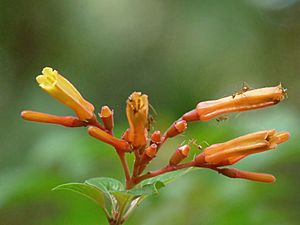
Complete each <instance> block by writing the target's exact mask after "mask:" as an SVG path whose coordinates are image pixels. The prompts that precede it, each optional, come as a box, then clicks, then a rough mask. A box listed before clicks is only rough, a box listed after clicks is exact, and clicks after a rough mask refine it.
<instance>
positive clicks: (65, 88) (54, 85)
mask: <svg viewBox="0 0 300 225" xmlns="http://www.w3.org/2000/svg"><path fill="white" fill-rule="evenodd" d="M36 80H37V82H38V83H39V86H40V87H41V88H42V89H43V90H45V91H46V92H47V93H48V94H49V95H51V96H52V97H54V98H56V99H57V100H58V101H60V102H62V103H63V104H65V105H67V106H68V107H70V108H71V109H72V110H74V111H75V113H76V114H77V116H78V117H79V119H80V120H83V121H85V120H89V119H91V118H92V117H93V115H94V106H93V105H92V104H91V103H89V102H88V101H86V100H85V99H84V98H83V97H82V96H81V95H80V93H79V92H78V90H77V89H76V88H75V87H74V86H73V85H72V84H71V83H70V82H69V81H68V80H67V79H66V78H64V77H63V76H61V75H60V74H59V73H58V72H57V71H56V70H53V69H52V68H50V67H45V68H44V69H43V71H42V75H39V76H37V77H36Z"/></svg>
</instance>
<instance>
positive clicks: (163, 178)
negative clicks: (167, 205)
mask: <svg viewBox="0 0 300 225" xmlns="http://www.w3.org/2000/svg"><path fill="white" fill-rule="evenodd" d="M191 170H192V168H188V169H185V170H177V171H173V172H169V173H165V174H162V175H160V176H157V177H153V178H149V179H147V180H144V181H142V182H141V187H145V186H146V185H150V184H152V185H157V184H156V183H157V182H161V183H163V185H164V186H166V185H167V184H169V183H171V182H173V181H174V180H176V179H177V178H178V177H181V176H183V175H185V174H186V173H188V172H190V171H191Z"/></svg>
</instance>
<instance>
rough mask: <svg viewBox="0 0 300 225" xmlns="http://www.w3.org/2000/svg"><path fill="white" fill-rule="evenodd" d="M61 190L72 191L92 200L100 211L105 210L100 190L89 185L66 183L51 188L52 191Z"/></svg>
mask: <svg viewBox="0 0 300 225" xmlns="http://www.w3.org/2000/svg"><path fill="white" fill-rule="evenodd" d="M62 189H64V190H70V191H74V192H76V193H79V194H81V195H83V196H85V197H88V198H89V199H92V200H93V201H95V202H96V203H98V204H99V206H100V207H101V208H102V209H104V210H106V209H105V195H104V193H103V192H102V191H101V190H99V189H97V188H95V187H93V186H91V185H88V184H83V183H68V184H62V185H59V186H57V187H55V188H53V189H52V190H62Z"/></svg>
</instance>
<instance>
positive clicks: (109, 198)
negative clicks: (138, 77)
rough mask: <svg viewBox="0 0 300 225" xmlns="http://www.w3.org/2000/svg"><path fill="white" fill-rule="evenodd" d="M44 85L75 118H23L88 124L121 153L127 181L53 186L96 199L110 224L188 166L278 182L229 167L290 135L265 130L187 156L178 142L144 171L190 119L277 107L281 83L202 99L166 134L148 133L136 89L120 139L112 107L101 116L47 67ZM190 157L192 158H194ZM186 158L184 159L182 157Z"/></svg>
mask: <svg viewBox="0 0 300 225" xmlns="http://www.w3.org/2000/svg"><path fill="white" fill-rule="evenodd" d="M36 80H37V82H38V83H39V85H40V87H41V88H42V89H43V90H44V91H46V92H47V93H48V94H50V95H51V96H53V97H54V98H56V99H57V100H59V101H60V102H62V103H63V104H65V105H67V106H68V107H70V108H71V109H72V110H73V111H74V112H75V114H76V116H54V115H51V114H45V113H40V112H35V111H23V112H22V114H21V115H22V117H23V119H25V120H30V121H36V122H43V123H52V124H58V125H63V126H65V127H87V131H88V133H89V135H91V136H92V137H94V138H96V139H98V140H100V141H102V142H105V143H107V144H109V145H111V146H112V147H113V148H114V149H115V152H116V153H117V155H118V157H119V159H120V162H121V164H122V167H123V170H124V174H125V185H124V184H123V183H122V182H120V181H118V180H115V179H113V178H105V177H101V178H92V179H89V180H86V181H85V182H84V183H69V184H63V185H60V186H58V187H56V188H55V189H68V190H72V191H75V192H78V193H80V194H83V195H85V196H86V197H88V198H90V199H93V200H94V201H96V202H97V203H98V204H99V206H100V207H101V208H102V209H103V211H104V213H105V215H106V217H107V219H108V222H109V224H111V225H119V224H122V223H124V221H125V220H126V219H127V218H128V216H129V215H130V214H131V213H132V211H133V210H134V209H135V208H136V206H137V205H138V204H139V203H140V202H141V201H142V200H144V199H145V198H146V197H147V196H149V195H151V194H153V193H157V191H158V189H160V188H161V187H163V186H165V185H166V184H168V183H169V182H171V181H173V180H174V179H175V178H177V177H179V176H181V175H183V174H185V173H186V172H187V171H188V170H189V169H190V168H197V167H198V168H207V169H211V170H215V171H217V172H219V173H220V174H222V175H224V176H227V177H231V178H242V179H247V180H252V181H258V182H274V181H275V177H274V176H273V175H271V174H265V173H256V172H248V171H241V170H238V169H235V168H227V166H230V165H233V164H235V163H237V162H238V161H240V160H241V159H243V158H245V157H247V156H249V155H251V154H254V153H260V152H264V151H268V150H272V149H275V148H276V147H277V145H278V144H280V143H282V142H285V141H287V140H288V139H289V133H288V132H277V131H276V130H265V131H258V132H254V133H250V134H247V135H244V136H241V137H238V138H235V139H233V140H230V141H227V142H224V143H218V144H213V145H210V146H209V147H207V148H205V149H204V150H203V151H202V152H200V153H199V154H198V155H196V157H188V156H189V151H190V146H189V144H185V145H182V146H178V148H177V149H175V151H174V153H173V154H172V155H171V156H170V159H169V161H168V162H166V165H165V166H164V167H162V168H159V169H157V170H154V171H148V172H144V171H145V170H146V168H147V165H148V164H149V163H150V162H151V161H152V160H153V159H155V156H156V155H157V154H158V153H159V151H160V149H161V147H162V146H163V145H164V143H165V142H166V141H167V140H168V139H170V138H173V137H175V136H177V135H179V134H182V133H183V132H184V131H185V130H186V129H187V126H188V123H190V122H192V121H208V120H211V119H214V118H218V117H219V116H220V115H222V114H223V115H224V114H227V113H232V112H242V111H248V110H253V109H260V108H264V107H267V106H272V105H276V104H277V103H279V102H280V101H282V100H283V99H284V98H285V94H286V90H285V89H284V88H282V86H281V85H278V86H276V87H267V88H260V89H254V90H248V89H247V90H244V91H241V92H237V93H235V94H233V95H231V96H228V97H225V98H221V99H218V100H212V101H205V102H200V103H199V104H198V105H197V106H196V108H195V109H193V110H191V111H189V112H187V113H186V114H184V115H183V116H182V117H180V118H179V119H178V120H177V121H175V122H174V123H173V124H172V125H171V126H170V127H169V129H167V131H166V132H164V133H161V132H160V131H158V130H157V131H154V132H153V133H151V134H149V132H148V131H149V129H147V128H148V121H149V120H148V119H149V115H148V114H149V113H148V110H149V103H148V96H147V95H145V94H142V93H141V92H133V93H132V94H131V95H130V96H129V98H128V100H127V105H126V115H127V119H128V123H129V128H128V129H127V130H126V131H125V132H124V134H123V135H122V137H121V138H118V137H116V136H114V134H113V128H114V118H113V114H114V112H113V110H111V109H110V108H109V107H108V106H103V107H102V109H101V112H100V113H99V114H98V115H99V118H100V119H101V121H102V123H100V122H99V119H98V118H97V115H96V113H95V109H94V106H93V105H92V104H91V103H90V102H88V101H87V100H85V99H84V98H83V97H82V96H81V94H80V93H79V92H78V91H77V89H76V88H75V87H74V86H73V85H72V84H71V83H70V82H69V81H68V80H67V79H66V78H64V77H63V76H62V75H60V74H59V73H58V72H57V71H56V70H53V69H52V68H49V67H46V68H44V69H43V71H42V75H39V76H37V78H36ZM126 154H134V157H135V161H134V165H133V167H132V171H130V168H129V166H128V164H127V158H126ZM191 158H192V159H191ZM185 159H188V160H186V162H182V161H183V160H185Z"/></svg>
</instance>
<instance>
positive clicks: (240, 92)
mask: <svg viewBox="0 0 300 225" xmlns="http://www.w3.org/2000/svg"><path fill="white" fill-rule="evenodd" d="M251 89H252V87H250V85H248V84H247V83H246V82H243V86H242V89H241V90H239V91H238V92H236V93H234V94H232V98H235V97H236V96H237V95H242V94H244V93H246V92H247V91H249V90H251Z"/></svg>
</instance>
